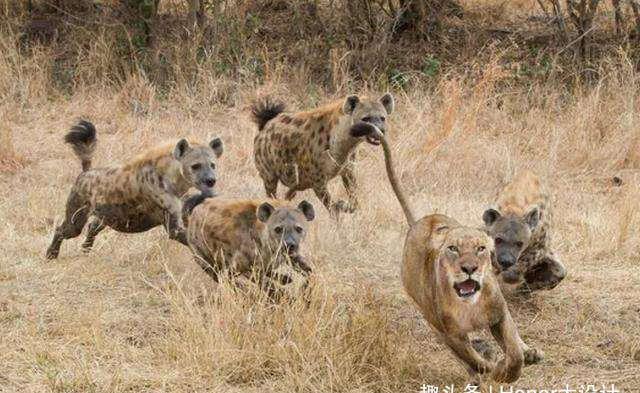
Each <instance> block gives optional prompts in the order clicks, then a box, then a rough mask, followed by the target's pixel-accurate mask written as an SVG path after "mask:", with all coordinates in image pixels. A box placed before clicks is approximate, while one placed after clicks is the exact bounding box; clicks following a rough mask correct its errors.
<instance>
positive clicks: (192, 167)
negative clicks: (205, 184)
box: [191, 164, 202, 171]
mask: <svg viewBox="0 0 640 393" xmlns="http://www.w3.org/2000/svg"><path fill="white" fill-rule="evenodd" d="M201 168H202V164H193V165H191V170H192V171H199V170H200V169H201Z"/></svg>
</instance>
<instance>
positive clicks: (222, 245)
mask: <svg viewBox="0 0 640 393" xmlns="http://www.w3.org/2000/svg"><path fill="white" fill-rule="evenodd" d="M195 201H196V202H199V204H198V205H197V206H195V207H194V208H193V211H192V213H191V215H190V216H189V221H188V222H189V224H188V227H187V239H188V242H189V247H190V248H191V250H192V251H193V253H194V255H195V259H196V261H197V262H198V264H199V265H200V266H201V267H202V268H203V269H204V271H205V272H206V273H207V274H209V276H211V278H213V279H214V280H215V281H218V277H219V274H220V273H221V272H222V271H227V272H229V273H231V275H232V276H237V275H249V276H250V278H252V279H257V280H258V283H259V284H261V286H262V288H263V289H265V290H267V291H268V292H269V293H270V294H271V295H273V294H274V293H275V287H274V286H273V285H272V283H271V282H270V281H269V280H268V279H277V281H279V282H280V283H282V284H287V283H289V282H291V278H290V277H289V276H287V275H283V274H276V273H275V269H277V268H278V267H279V266H280V265H281V264H282V263H287V262H288V261H291V263H292V266H293V267H294V268H295V269H296V270H298V271H300V272H301V273H303V274H305V275H306V274H309V273H310V272H311V269H310V268H309V267H308V265H307V264H306V263H305V262H304V258H303V257H302V256H301V255H300V248H301V245H302V242H303V241H304V238H305V236H306V232H307V226H308V222H309V221H312V220H313V219H314V217H315V212H314V209H313V206H312V205H311V204H310V203H309V202H307V201H302V202H300V204H298V206H297V207H294V206H290V205H289V204H287V203H285V202H283V201H277V200H269V201H258V200H237V199H224V198H211V199H204V200H203V199H202V198H199V197H196V198H195Z"/></svg>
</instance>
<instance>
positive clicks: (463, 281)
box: [381, 137, 543, 384]
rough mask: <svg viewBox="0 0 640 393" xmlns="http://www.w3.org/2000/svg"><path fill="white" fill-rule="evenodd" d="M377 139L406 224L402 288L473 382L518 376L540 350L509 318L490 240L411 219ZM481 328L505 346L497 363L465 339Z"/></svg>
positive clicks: (441, 220)
mask: <svg viewBox="0 0 640 393" xmlns="http://www.w3.org/2000/svg"><path fill="white" fill-rule="evenodd" d="M381 141H382V146H383V149H384V155H385V164H386V169H387V175H388V177H389V181H390V183H391V186H392V188H393V191H394V193H395V195H396V197H397V198H398V201H399V202H400V205H401V206H402V209H403V211H404V213H405V216H406V218H407V221H408V223H409V226H410V228H409V232H408V234H407V237H406V240H405V245H404V253H403V257H402V272H401V276H402V283H403V285H404V288H405V291H406V292H407V294H408V295H409V296H410V297H411V299H413V301H414V302H415V303H416V305H417V307H418V309H420V311H421V312H422V315H423V316H424V318H425V319H426V320H427V321H428V322H429V324H430V325H431V327H432V328H433V329H435V330H436V331H437V332H438V333H439V334H440V336H441V338H442V340H443V341H444V343H445V344H446V345H447V346H448V347H449V348H450V349H451V351H452V352H453V353H454V355H455V356H456V357H457V358H458V359H459V360H460V361H461V362H462V363H463V365H464V366H465V368H466V370H467V371H468V373H469V375H470V377H471V380H472V383H474V384H478V374H480V373H490V374H491V377H492V378H493V379H494V380H496V381H498V382H513V381H515V380H517V379H518V378H519V377H520V373H521V369H522V366H523V364H524V365H528V364H532V363H537V362H539V361H540V360H541V359H542V356H543V355H542V353H541V352H540V351H538V350H536V349H531V348H529V347H528V346H527V345H526V344H525V343H524V342H523V341H522V339H521V338H520V335H519V334H518V330H517V328H516V326H515V324H514V322H513V320H512V319H511V314H510V313H509V309H508V308H507V304H506V302H505V300H504V298H503V296H502V293H501V292H500V288H499V286H498V284H497V282H496V278H495V277H494V275H493V273H492V271H491V252H492V251H493V248H494V245H493V240H492V239H491V238H490V237H489V236H488V235H487V234H486V233H484V232H483V231H481V230H479V229H475V228H470V227H466V226H463V225H461V224H460V223H458V222H457V221H456V220H454V219H452V218H450V217H447V216H445V215H441V214H431V215H427V216H425V217H423V218H422V219H420V220H417V221H416V220H415V219H414V215H413V213H412V212H411V209H410V208H409V205H408V203H407V201H406V199H405V197H404V194H403V193H402V191H401V189H400V185H399V184H398V180H397V178H396V175H395V171H394V169H393V162H392V159H391V151H390V148H389V145H388V142H387V140H386V139H385V138H384V137H382V138H381ZM481 329H489V330H490V331H491V334H492V335H493V337H494V338H495V339H496V341H497V342H498V344H499V345H500V347H501V348H502V350H503V351H504V358H503V359H501V360H500V361H499V362H497V363H495V362H494V361H493V359H491V358H490V357H489V356H482V355H480V354H479V353H478V351H477V350H476V348H478V349H480V348H481V347H482V346H484V342H482V341H476V342H472V341H470V340H469V333H471V332H474V331H478V330H481Z"/></svg>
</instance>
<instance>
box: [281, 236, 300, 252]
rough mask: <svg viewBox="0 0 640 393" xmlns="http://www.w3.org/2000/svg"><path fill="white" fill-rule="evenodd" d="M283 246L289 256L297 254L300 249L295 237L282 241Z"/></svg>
mask: <svg viewBox="0 0 640 393" xmlns="http://www.w3.org/2000/svg"><path fill="white" fill-rule="evenodd" d="M282 244H283V246H284V249H285V250H286V252H287V254H289V255H295V254H297V253H298V250H299V249H300V244H299V243H298V240H296V239H295V238H294V237H293V236H288V237H286V238H284V239H283V240H282Z"/></svg>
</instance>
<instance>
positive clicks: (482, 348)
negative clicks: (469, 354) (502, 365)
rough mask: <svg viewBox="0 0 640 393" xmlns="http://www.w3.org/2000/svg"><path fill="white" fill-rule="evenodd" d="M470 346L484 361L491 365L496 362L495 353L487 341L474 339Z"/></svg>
mask: <svg viewBox="0 0 640 393" xmlns="http://www.w3.org/2000/svg"><path fill="white" fill-rule="evenodd" d="M471 345H472V346H473V349H475V350H476V352H478V353H479V354H480V356H482V357H483V358H484V359H485V360H487V361H489V362H491V363H493V362H495V361H496V352H495V351H494V350H493V347H492V346H491V344H489V342H487V340H483V339H479V338H476V339H474V340H471Z"/></svg>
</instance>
